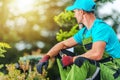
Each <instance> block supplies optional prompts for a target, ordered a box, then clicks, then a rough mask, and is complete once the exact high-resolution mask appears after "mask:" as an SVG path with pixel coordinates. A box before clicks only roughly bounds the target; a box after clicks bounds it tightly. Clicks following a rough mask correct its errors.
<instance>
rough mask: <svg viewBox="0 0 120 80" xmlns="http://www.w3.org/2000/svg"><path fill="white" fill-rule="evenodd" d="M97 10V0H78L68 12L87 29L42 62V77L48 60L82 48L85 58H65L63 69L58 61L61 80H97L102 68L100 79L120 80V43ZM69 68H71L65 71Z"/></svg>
mask: <svg viewBox="0 0 120 80" xmlns="http://www.w3.org/2000/svg"><path fill="white" fill-rule="evenodd" d="M95 6H96V4H95V2H94V1H93V0H75V2H74V4H73V5H72V6H69V7H67V8H66V10H72V11H74V13H75V18H76V20H77V22H78V24H83V25H84V27H83V28H82V29H81V30H79V31H78V32H77V33H76V34H75V35H74V36H73V37H71V38H69V39H67V40H64V41H62V42H60V43H58V44H56V45H55V46H54V47H53V48H52V49H51V50H50V51H49V52H48V53H47V54H46V55H45V56H44V57H43V58H42V59H41V60H40V62H39V63H38V65H37V70H38V72H39V73H42V67H43V66H45V67H47V65H48V60H49V59H50V58H52V57H55V56H56V55H58V53H59V52H60V51H61V50H63V49H67V48H70V47H73V46H76V45H78V44H81V45H83V47H84V49H85V51H86V52H85V53H84V54H82V55H78V56H74V57H72V56H67V55H63V56H62V60H61V61H62V65H61V64H60V60H58V59H57V61H58V66H59V70H60V74H61V80H86V78H91V79H94V80H95V75H96V74H98V72H99V70H98V69H99V68H100V77H99V79H101V80H115V79H116V80H120V77H119V74H120V69H119V68H120V43H119V41H118V39H117V36H116V34H115V32H114V30H113V29H112V28H111V26H109V25H108V24H106V23H105V22H104V21H102V20H100V19H97V18H96V17H95V15H94V10H95ZM106 54H107V56H106ZM67 66H71V68H70V69H69V70H67V69H64V67H67ZM99 79H98V78H97V79H96V80H99Z"/></svg>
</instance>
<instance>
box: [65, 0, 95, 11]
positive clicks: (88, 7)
mask: <svg viewBox="0 0 120 80" xmlns="http://www.w3.org/2000/svg"><path fill="white" fill-rule="evenodd" d="M95 5H96V4H95V2H94V1H93V0H75V2H74V4H73V5H72V6H68V7H67V8H66V10H68V11H72V10H75V9H80V10H84V11H87V12H91V11H94V9H95Z"/></svg>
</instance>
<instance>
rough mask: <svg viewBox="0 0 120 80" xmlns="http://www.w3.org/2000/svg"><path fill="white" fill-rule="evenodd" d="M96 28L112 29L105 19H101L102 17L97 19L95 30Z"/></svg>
mask: <svg viewBox="0 0 120 80" xmlns="http://www.w3.org/2000/svg"><path fill="white" fill-rule="evenodd" d="M96 29H98V30H101V29H102V30H103V29H105V30H106V29H108V30H109V29H111V26H110V25H108V24H107V23H106V22H104V21H103V20H101V19H97V21H96V23H95V26H94V30H96Z"/></svg>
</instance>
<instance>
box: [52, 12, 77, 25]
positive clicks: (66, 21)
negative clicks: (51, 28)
mask: <svg viewBox="0 0 120 80" xmlns="http://www.w3.org/2000/svg"><path fill="white" fill-rule="evenodd" d="M54 20H55V22H56V23H57V24H58V25H59V26H61V27H68V26H74V25H75V23H76V19H75V17H74V13H73V12H71V11H64V12H61V13H60V14H59V15H57V16H55V17H54Z"/></svg>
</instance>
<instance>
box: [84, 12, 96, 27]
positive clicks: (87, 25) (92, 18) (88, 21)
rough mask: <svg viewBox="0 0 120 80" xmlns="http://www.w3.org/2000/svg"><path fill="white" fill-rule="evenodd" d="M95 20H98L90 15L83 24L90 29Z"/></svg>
mask: <svg viewBox="0 0 120 80" xmlns="http://www.w3.org/2000/svg"><path fill="white" fill-rule="evenodd" d="M95 19H96V17H95V15H94V14H90V15H88V16H87V17H86V19H85V20H84V22H83V24H84V25H85V26H86V27H87V29H90V28H91V27H92V26H93V24H94V21H95Z"/></svg>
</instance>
